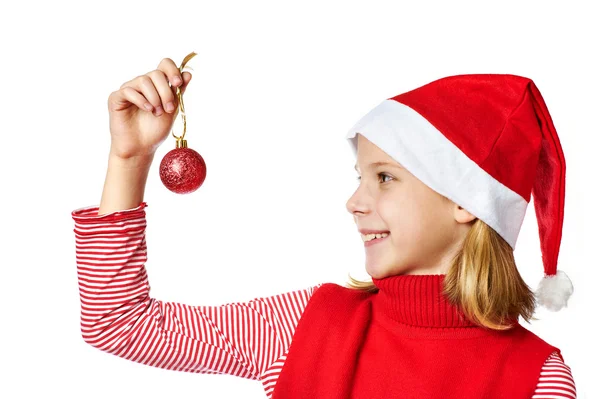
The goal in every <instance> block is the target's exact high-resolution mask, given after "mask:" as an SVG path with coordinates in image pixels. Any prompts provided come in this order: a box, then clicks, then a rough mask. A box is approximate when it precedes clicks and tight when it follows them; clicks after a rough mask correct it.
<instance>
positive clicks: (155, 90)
mask: <svg viewBox="0 0 600 399" xmlns="http://www.w3.org/2000/svg"><path fill="white" fill-rule="evenodd" d="M182 75H183V76H182ZM177 79H179V81H178V80H177ZM191 79H192V75H191V74H190V73H189V72H183V74H181V73H180V71H179V67H178V66H177V65H175V63H174V62H173V60H171V59H170V58H165V59H163V60H162V61H161V62H160V64H159V65H158V68H157V69H155V70H153V71H150V72H148V73H147V74H145V75H140V76H138V77H136V78H134V79H132V80H130V81H128V82H125V83H123V85H122V86H121V87H120V89H119V90H117V91H114V92H112V93H111V94H110V95H109V97H108V111H109V120H110V135H111V149H110V151H111V156H116V157H118V158H122V159H131V158H136V157H142V158H145V157H150V158H151V157H153V156H154V153H155V151H156V150H157V149H158V147H159V146H160V145H161V144H162V143H163V142H164V141H165V139H166V138H167V136H168V135H169V134H170V132H171V128H172V126H173V122H174V121H175V118H176V117H177V115H178V114H179V99H178V98H177V87H181V89H180V90H181V93H182V94H183V93H184V92H185V89H186V88H187V85H188V83H189V82H190V80H191ZM169 84H170V85H169ZM146 107H148V108H146Z"/></svg>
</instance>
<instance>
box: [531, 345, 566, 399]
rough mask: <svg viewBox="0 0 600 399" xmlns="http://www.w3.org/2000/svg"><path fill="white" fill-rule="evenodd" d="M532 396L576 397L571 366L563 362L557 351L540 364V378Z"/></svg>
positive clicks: (540, 398)
mask: <svg viewBox="0 0 600 399" xmlns="http://www.w3.org/2000/svg"><path fill="white" fill-rule="evenodd" d="M532 398H533V399H562V398H577V391H576V390H575V381H574V380H573V375H572V374H571V368H570V367H569V366H567V365H566V364H565V363H564V362H563V359H562V358H561V357H560V356H559V355H558V352H553V353H552V354H551V355H550V356H549V357H548V359H546V362H545V363H544V365H543V366H542V371H541V373H540V379H539V381H538V384H537V387H536V389H535V392H534V394H533V397H532Z"/></svg>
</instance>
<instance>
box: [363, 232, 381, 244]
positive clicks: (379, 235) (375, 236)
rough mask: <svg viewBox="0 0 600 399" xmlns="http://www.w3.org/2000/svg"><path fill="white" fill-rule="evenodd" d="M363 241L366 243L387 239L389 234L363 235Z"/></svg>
mask: <svg viewBox="0 0 600 399" xmlns="http://www.w3.org/2000/svg"><path fill="white" fill-rule="evenodd" d="M361 236H362V239H363V241H364V242H367V241H371V240H373V239H375V238H382V237H387V236H388V233H382V234H361Z"/></svg>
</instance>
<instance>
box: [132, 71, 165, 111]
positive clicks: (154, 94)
mask: <svg viewBox="0 0 600 399" xmlns="http://www.w3.org/2000/svg"><path fill="white" fill-rule="evenodd" d="M148 75H149V74H146V75H141V76H138V77H137V78H135V79H133V80H131V81H130V82H126V83H125V84H123V86H122V87H131V88H133V89H134V90H136V91H137V92H139V93H141V94H142V95H143V96H144V97H145V98H146V100H147V101H148V102H149V103H150V104H151V105H152V107H153V108H154V115H155V116H160V115H162V113H163V107H162V101H161V99H160V96H159V94H158V91H157V90H156V87H155V86H154V82H153V80H152V78H151V77H150V76H148Z"/></svg>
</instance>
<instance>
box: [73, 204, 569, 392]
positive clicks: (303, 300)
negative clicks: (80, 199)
mask: <svg viewBox="0 0 600 399" xmlns="http://www.w3.org/2000/svg"><path fill="white" fill-rule="evenodd" d="M145 206H146V203H145V202H143V203H142V204H140V205H139V206H138V207H136V208H132V209H127V210H123V211H117V212H112V213H108V214H105V215H101V216H98V208H99V207H98V206H88V207H84V208H79V209H76V210H74V211H73V212H72V217H73V220H74V222H75V229H74V232H75V240H76V262H77V276H78V282H79V292H80V298H81V333H82V336H83V339H84V341H85V342H86V343H88V344H90V345H92V346H94V347H95V348H98V349H100V350H102V351H105V352H108V353H111V354H114V355H116V356H119V357H122V358H125V359H129V360H132V361H134V362H138V363H142V364H146V365H149V366H154V367H159V368H164V369H169V370H177V371H186V372H191V373H205V374H230V375H234V376H239V377H243V378H249V379H253V380H257V381H260V382H261V383H262V385H263V388H264V391H265V394H266V396H267V397H268V398H270V397H271V395H272V392H273V388H274V387H275V384H276V382H277V377H278V376H279V372H280V371H281V369H282V367H283V364H284V362H285V360H286V356H287V353H288V348H289V347H290V344H291V342H292V337H293V335H294V331H295V328H296V325H297V324H298V321H299V320H300V316H301V315H302V312H303V310H304V308H305V307H306V305H307V303H308V301H309V300H310V297H311V295H312V294H313V293H314V291H315V290H316V289H317V288H318V287H320V286H321V284H317V285H315V286H312V287H309V288H306V289H303V290H298V291H293V292H287V293H283V294H279V295H274V296H270V297H263V298H256V299H253V300H251V301H248V302H240V303H229V304H225V305H221V306H191V305H185V304H181V303H176V302H163V301H160V300H158V299H155V298H151V297H150V296H149V292H150V284H149V282H148V276H147V274H146V268H145V263H146V261H147V251H146V236H145V234H146V215H145V211H144V208H145ZM533 398H535V399H542V398H576V390H575V382H574V380H573V376H572V374H571V369H570V367H569V366H567V365H566V364H565V363H564V362H563V361H562V360H561V359H560V357H558V355H557V354H556V352H555V353H553V354H552V355H550V357H548V359H547V360H546V362H545V364H544V365H543V367H542V370H541V374H540V378H539V381H538V384H537V388H536V390H535V393H534V395H533Z"/></svg>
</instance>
